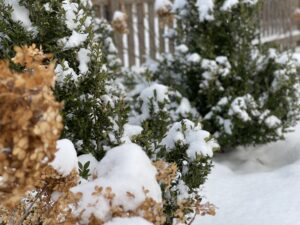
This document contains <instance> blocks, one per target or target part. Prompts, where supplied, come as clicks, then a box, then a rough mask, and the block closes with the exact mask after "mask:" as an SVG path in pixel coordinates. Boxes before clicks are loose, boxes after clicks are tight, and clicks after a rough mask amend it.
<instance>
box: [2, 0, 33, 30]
mask: <svg viewBox="0 0 300 225" xmlns="http://www.w3.org/2000/svg"><path fill="white" fill-rule="evenodd" d="M4 3H5V4H6V5H10V6H11V7H12V19H13V20H14V21H15V22H20V23H21V25H22V26H23V27H24V28H25V29H26V30H27V31H33V30H34V28H33V25H32V23H31V21H30V18H29V11H28V9H26V8H25V7H24V6H21V5H20V1H19V0H4Z"/></svg>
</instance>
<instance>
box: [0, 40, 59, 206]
mask: <svg viewBox="0 0 300 225" xmlns="http://www.w3.org/2000/svg"><path fill="white" fill-rule="evenodd" d="M15 51H16V56H15V57H14V58H13V59H12V61H13V62H14V63H16V64H20V65H21V66H23V67H24V69H23V71H22V72H21V73H17V72H15V71H12V70H10V69H9V63H8V62H6V61H0V93H1V94H0V132H1V136H0V176H1V177H2V179H1V183H0V201H1V203H2V204H4V205H9V206H14V205H15V204H16V203H17V202H18V201H19V199H20V197H22V196H24V194H25V192H26V191H28V190H32V189H33V188H34V187H37V186H39V185H40V180H41V177H42V173H43V170H44V169H45V168H47V165H48V163H49V162H50V161H51V160H52V159H53V158H54V153H55V152H56V141H57V139H58V138H59V136H60V132H61V129H62V118H61V116H60V114H59V110H60V108H61V104H59V103H57V102H56V101H55V99H54V96H53V94H52V90H51V87H52V86H53V84H54V79H55V76H54V67H55V63H54V62H53V61H52V57H51V55H45V54H44V53H43V52H42V50H39V49H37V48H36V46H35V45H34V44H33V45H31V46H26V45H25V46H23V47H15Z"/></svg>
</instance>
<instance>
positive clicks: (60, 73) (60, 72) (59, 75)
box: [55, 61, 78, 83]
mask: <svg viewBox="0 0 300 225" xmlns="http://www.w3.org/2000/svg"><path fill="white" fill-rule="evenodd" d="M55 74H56V81H57V82H58V83H61V82H63V81H64V79H65V78H66V77H67V76H71V77H72V78H73V79H75V80H76V79H77V76H78V75H77V74H76V72H75V71H74V70H73V69H72V68H71V67H70V66H69V63H68V61H64V62H63V64H57V66H56V68H55Z"/></svg>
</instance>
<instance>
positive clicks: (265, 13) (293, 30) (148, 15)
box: [93, 0, 300, 66]
mask: <svg viewBox="0 0 300 225" xmlns="http://www.w3.org/2000/svg"><path fill="white" fill-rule="evenodd" d="M93 2H94V6H95V10H96V13H97V15H98V16H99V17H103V18H106V19H108V20H109V21H110V20H111V19H112V16H113V13H114V12H115V11H116V10H123V11H125V13H126V14H127V16H128V29H129V32H128V34H119V33H117V32H115V34H114V39H115V44H116V46H117V48H118V51H119V57H120V58H121V59H122V61H123V64H124V65H125V66H133V65H140V64H141V63H143V62H145V60H146V59H147V58H152V59H157V57H159V55H160V53H163V52H173V51H174V43H173V41H172V40H171V39H169V38H165V34H166V33H168V30H169V29H172V28H173V27H174V26H175V25H176V24H175V23H174V22H173V24H165V25H162V23H161V22H162V21H160V20H161V19H160V18H159V17H158V16H157V15H156V13H155V9H154V4H155V0H93ZM299 6H300V0H263V10H262V12H261V16H260V17H261V34H262V40H263V41H264V42H279V43H280V44H281V45H282V46H289V47H292V46H294V45H296V44H297V41H298V40H300V32H299V30H298V27H297V25H296V24H295V23H294V22H293V19H292V15H293V12H294V11H295V10H296V9H297V8H298V7H299Z"/></svg>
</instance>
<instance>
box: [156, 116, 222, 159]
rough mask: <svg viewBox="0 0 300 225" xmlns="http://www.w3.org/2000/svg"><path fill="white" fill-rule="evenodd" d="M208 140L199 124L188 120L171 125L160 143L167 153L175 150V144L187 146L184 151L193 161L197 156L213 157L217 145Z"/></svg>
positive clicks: (206, 134)
mask: <svg viewBox="0 0 300 225" xmlns="http://www.w3.org/2000/svg"><path fill="white" fill-rule="evenodd" d="M209 138H210V134H209V132H207V131H205V130H202V127H201V126H200V124H195V123H193V122H192V121H190V120H188V119H184V120H182V122H176V123H174V124H172V126H171V127H170V129H169V131H168V132H167V135H166V137H164V138H163V139H162V141H161V145H164V146H165V147H166V149H167V150H168V151H171V150H172V149H174V148H175V146H176V143H180V144H182V145H188V148H187V150H186V153H187V156H188V157H189V159H191V160H195V159H196V157H197V155H198V156H210V157H212V156H213V151H214V149H215V148H218V144H217V143H216V142H215V141H214V140H209V141H207V139H209Z"/></svg>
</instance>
